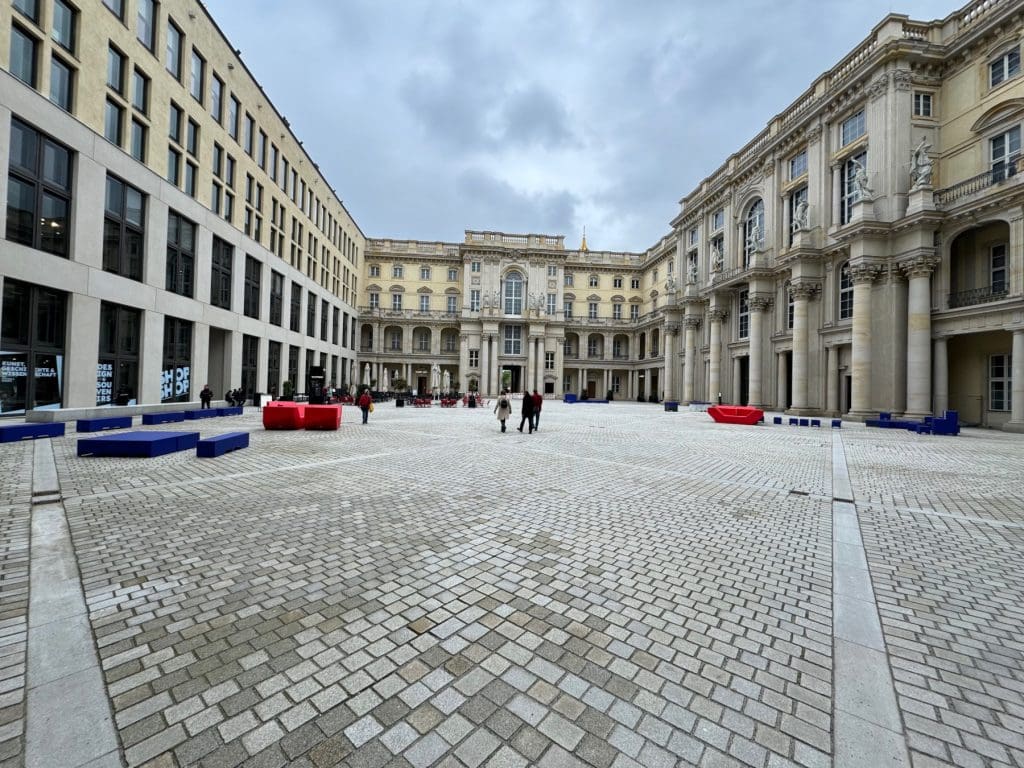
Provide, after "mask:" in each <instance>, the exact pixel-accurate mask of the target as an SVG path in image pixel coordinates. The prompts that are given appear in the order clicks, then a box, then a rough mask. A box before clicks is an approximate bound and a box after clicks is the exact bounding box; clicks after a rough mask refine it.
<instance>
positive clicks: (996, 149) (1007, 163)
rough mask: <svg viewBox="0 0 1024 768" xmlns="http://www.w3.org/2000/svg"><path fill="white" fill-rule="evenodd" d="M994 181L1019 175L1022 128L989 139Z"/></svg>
mask: <svg viewBox="0 0 1024 768" xmlns="http://www.w3.org/2000/svg"><path fill="white" fill-rule="evenodd" d="M989 149H990V152H991V158H992V163H991V169H992V181H993V182H999V181H1003V180H1005V179H1008V178H1010V177H1011V176H1014V175H1015V174H1016V173H1017V163H1018V162H1019V160H1020V126H1019V125H1018V126H1017V127H1015V128H1011V129H1010V130H1009V131H1007V132H1006V133H1004V134H1003V135H1002V136H996V137H995V138H993V139H989Z"/></svg>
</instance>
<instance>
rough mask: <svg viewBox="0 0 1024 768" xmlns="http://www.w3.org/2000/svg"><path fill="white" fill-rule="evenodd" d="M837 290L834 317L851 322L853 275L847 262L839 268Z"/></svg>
mask: <svg viewBox="0 0 1024 768" xmlns="http://www.w3.org/2000/svg"><path fill="white" fill-rule="evenodd" d="M837 290H838V294H837V300H836V317H837V318H838V319H839V320H853V275H852V274H851V273H850V262H848V261H846V262H843V264H842V266H840V267H839V282H838V285H837Z"/></svg>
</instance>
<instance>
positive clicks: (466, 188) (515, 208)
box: [456, 168, 579, 234]
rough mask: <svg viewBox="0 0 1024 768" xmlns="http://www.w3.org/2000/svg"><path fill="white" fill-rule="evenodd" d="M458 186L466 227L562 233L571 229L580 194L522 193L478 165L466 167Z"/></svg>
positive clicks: (560, 192) (560, 191) (561, 192)
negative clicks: (577, 195) (476, 166)
mask: <svg viewBox="0 0 1024 768" xmlns="http://www.w3.org/2000/svg"><path fill="white" fill-rule="evenodd" d="M456 189H457V191H458V195H459V199H460V202H461V204H462V206H463V207H462V210H463V211H465V212H466V213H467V214H468V215H467V219H466V224H465V229H496V230H501V231H504V232H534V233H544V234H560V233H566V232H571V231H572V226H573V219H574V211H575V209H576V206H577V205H578V203H579V200H578V198H577V197H576V196H575V195H573V194H572V193H571V192H569V191H567V190H552V191H551V192H548V193H544V194H529V193H523V192H520V191H518V190H516V189H514V188H513V187H512V186H511V185H510V184H508V183H507V182H505V181H502V180H500V179H497V178H495V177H493V176H491V175H490V174H488V173H486V172H485V171H483V170H481V169H478V168H471V169H467V170H465V171H463V172H462V173H461V174H460V175H459V177H458V179H457V181H456Z"/></svg>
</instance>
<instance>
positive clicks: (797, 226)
mask: <svg viewBox="0 0 1024 768" xmlns="http://www.w3.org/2000/svg"><path fill="white" fill-rule="evenodd" d="M809 208H810V206H809V205H807V201H806V200H801V201H800V202H799V203H797V204H796V210H794V211H793V225H792V226H793V231H794V232H803V231H805V230H807V228H808V226H809V222H808V213H809Z"/></svg>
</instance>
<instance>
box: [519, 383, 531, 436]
mask: <svg viewBox="0 0 1024 768" xmlns="http://www.w3.org/2000/svg"><path fill="white" fill-rule="evenodd" d="M521 413H522V416H523V418H522V419H521V420H520V422H519V431H520V432H522V431H523V424H528V425H529V427H530V434H531V435H532V434H533V397H532V396H531V395H530V390H526V391H525V392H523V410H522V411H521Z"/></svg>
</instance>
